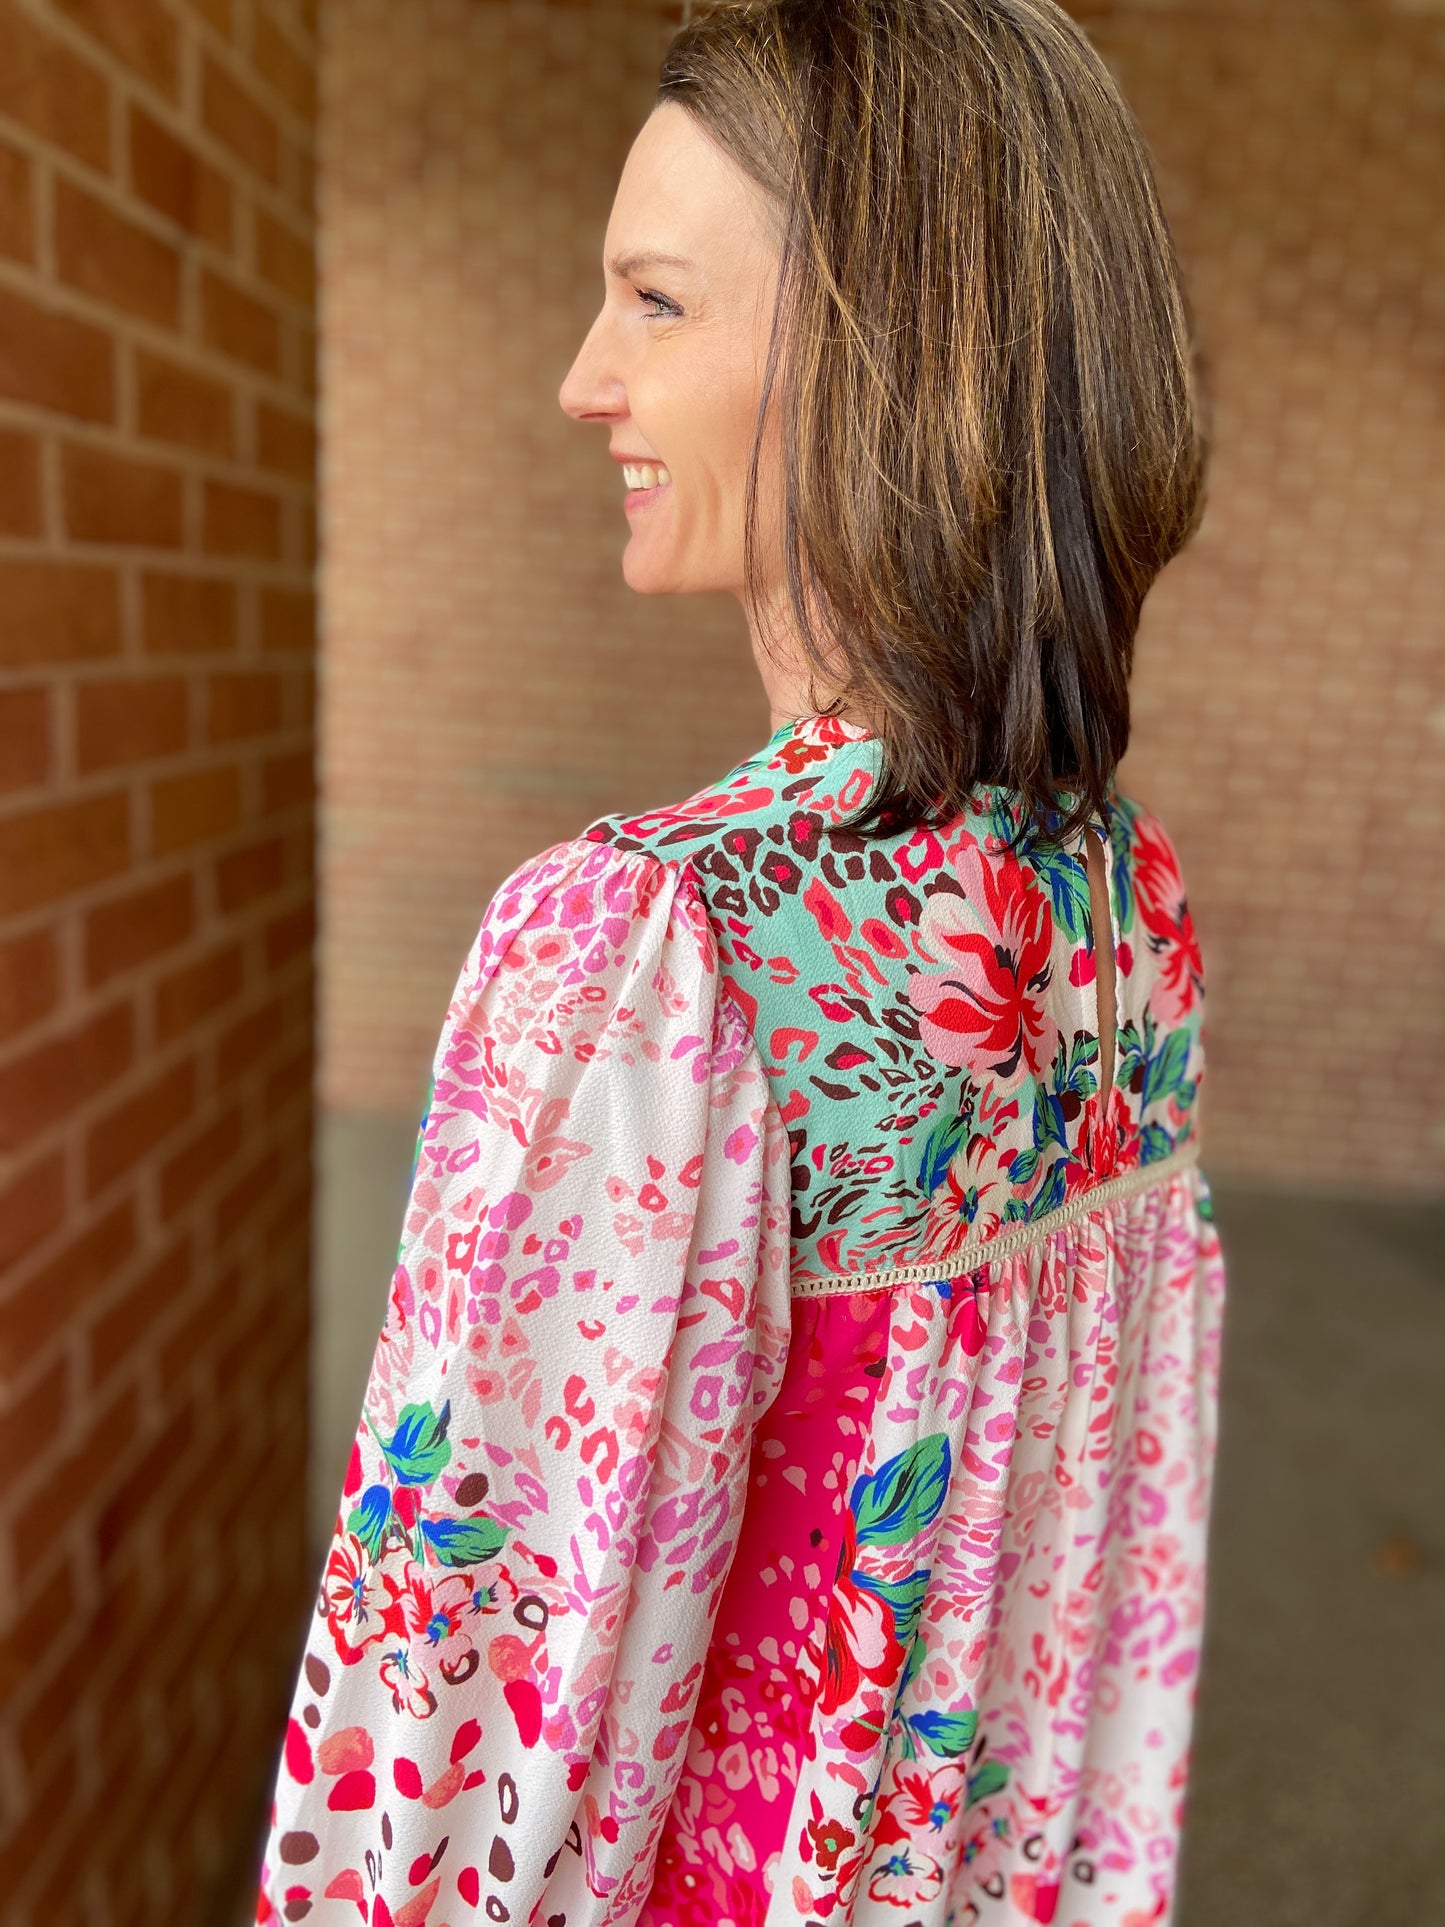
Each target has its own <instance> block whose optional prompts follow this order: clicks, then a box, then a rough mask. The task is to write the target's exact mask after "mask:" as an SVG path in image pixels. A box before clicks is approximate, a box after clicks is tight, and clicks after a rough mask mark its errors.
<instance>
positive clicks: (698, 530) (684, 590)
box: [558, 102, 780, 600]
mask: <svg viewBox="0 0 1445 1927" xmlns="http://www.w3.org/2000/svg"><path fill="white" fill-rule="evenodd" d="M778 266H779V249H778V243H777V240H776V238H775V233H774V229H773V226H772V223H771V219H770V215H769V211H768V205H767V202H766V200H765V197H764V196H763V194H762V191H761V190H760V189H759V188H758V187H757V186H756V185H755V184H754V183H753V182H752V181H751V180H749V179H748V177H747V176H746V175H745V174H744V173H743V172H742V171H741V170H740V169H739V168H737V167H736V166H735V165H734V164H733V162H732V161H730V160H729V159H728V157H727V156H726V155H725V154H723V153H722V152H721V150H720V149H719V148H717V147H716V146H715V145H714V144H713V143H712V141H710V140H709V139H708V137H707V136H706V134H704V133H703V131H702V130H701V128H700V127H699V126H698V124H697V122H696V121H695V120H694V119H693V118H692V116H691V115H690V114H689V113H687V111H686V110H685V109H684V108H682V107H679V106H677V105H676V104H674V103H672V102H667V103H664V104H663V105H662V106H660V107H657V108H655V109H654V110H653V112H652V114H651V116H650V117H649V118H648V120H647V121H646V122H645V123H644V125H643V127H642V130H641V132H640V133H639V134H638V136H637V139H636V140H635V141H634V142H633V145H632V149H631V152H630V153H629V154H628V157H627V162H626V165H625V166H624V168H623V170H622V177H621V180H620V181H619V183H618V188H617V194H616V198H615V200H614V202H613V207H612V214H611V218H610V220H609V221H608V224H607V234H606V237H605V240H604V243H603V269H604V278H605V286H606V292H605V296H604V299H603V304H602V309H601V312H600V313H599V314H598V316H597V319H596V320H595V321H594V322H593V324H592V327H591V329H590V331H589V333H588V335H587V339H586V340H585V341H584V342H583V344H582V347H581V349H580V350H579V352H578V355H577V359H576V360H575V361H574V362H573V364H572V367H571V369H570V370H569V371H568V374H567V378H566V380H565V381H564V382H563V384H562V387H561V390H560V392H559V395H558V400H559V402H560V403H561V406H562V407H563V409H564V410H565V411H566V413H567V414H569V415H571V416H572V417H573V418H574V419H575V420H577V421H580V422H602V423H605V424H606V425H607V428H608V430H609V434H610V452H611V453H612V455H613V456H614V458H616V459H617V461H618V495H619V498H620V499H622V506H623V509H624V511H625V513H626V515H627V518H628V522H629V524H630V527H631V536H630V539H629V541H628V544H627V548H626V551H625V552H624V555H623V558H622V573H623V576H624V578H625V580H626V582H627V584H628V587H629V588H631V589H634V590H637V591H638V592H639V593H641V594H644V595H680V594H693V593H698V592H700V591H705V590H727V591H730V592H731V593H732V594H735V595H736V596H738V598H739V600H745V595H744V578H743V496H744V489H745V485H746V479H747V466H748V458H749V455H750V452H751V448H752V438H753V433H754V427H755V423H756V418H757V409H758V401H759V398H760V396H761V393H762V379H763V369H764V365H765V362H766V359H767V344H768V334H769V330H770V328H771V324H772V311H773V300H774V296H775V292H776V288H777V277H778ZM770 453H771V450H770V449H765V460H764V464H763V467H762V469H761V471H760V474H759V502H758V512H759V518H760V527H761V528H762V529H763V530H768V529H771V528H773V527H774V526H775V521H776V503H777V494H776V488H775V485H774V469H773V465H772V463H771V462H770V461H769V460H768V459H767V456H768V455H769V454H770ZM624 465H625V467H626V469H627V470H629V471H630V470H632V469H633V468H634V467H635V468H643V467H644V465H651V467H652V468H653V470H659V469H660V470H661V471H662V472H661V474H660V475H659V474H647V473H643V474H642V476H641V478H640V479H641V481H642V482H644V483H647V484H653V483H656V484H657V485H656V486H648V487H645V488H630V489H628V490H627V492H626V495H625V499H623V489H624ZM630 479H632V480H634V481H635V480H637V479H638V478H637V477H636V476H631V477H630ZM774 550H779V552H780V545H779V544H777V543H776V542H774V543H772V544H771V545H770V544H768V543H766V542H765V543H764V546H763V555H764V558H765V579H766V580H767V581H768V583H769V584H770V585H771V584H772V583H773V582H774V581H775V580H776V579H777V574H778V567H777V557H776V556H775V554H774V553H773V551H774Z"/></svg>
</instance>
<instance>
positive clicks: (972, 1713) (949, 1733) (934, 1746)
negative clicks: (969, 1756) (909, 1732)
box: [908, 1706, 978, 1758]
mask: <svg viewBox="0 0 1445 1927" xmlns="http://www.w3.org/2000/svg"><path fill="white" fill-rule="evenodd" d="M908 1724H909V1725H910V1726H911V1727H912V1729H913V1731H914V1732H915V1733H916V1734H917V1735H918V1737H919V1739H920V1740H922V1742H923V1744H924V1745H925V1746H926V1747H927V1748H928V1750H929V1752H930V1753H942V1754H944V1755H946V1756H948V1757H949V1758H952V1757H954V1756H955V1755H957V1754H959V1753H966V1752H967V1751H968V1749H969V1748H970V1747H971V1746H972V1745H973V1736H974V1734H975V1733H976V1732H977V1731H978V1708H977V1707H976V1706H970V1707H966V1708H965V1709H964V1710H963V1711H962V1712H959V1713H943V1712H939V1711H937V1710H936V1709H930V1710H929V1711H928V1712H926V1713H910V1714H909V1716H908Z"/></svg>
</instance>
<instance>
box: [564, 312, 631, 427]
mask: <svg viewBox="0 0 1445 1927" xmlns="http://www.w3.org/2000/svg"><path fill="white" fill-rule="evenodd" d="M601 324H602V317H601V315H599V316H598V317H597V320H596V321H594V322H593V324H592V327H591V328H590V329H589V330H588V334H587V339H586V340H585V341H584V342H583V343H582V346H581V347H580V348H579V349H578V350H577V358H576V360H575V361H574V362H573V363H572V366H571V367H570V368H569V369H568V370H567V373H566V375H565V376H564V378H563V381H562V386H561V387H560V388H559V389H558V391H557V403H558V406H559V407H560V408H561V410H562V412H563V414H564V415H570V416H571V417H572V419H573V421H578V422H593V421H611V420H613V419H614V418H615V417H617V416H618V415H623V414H625V413H626V412H627V391H626V389H625V388H624V387H623V385H622V382H621V381H620V380H619V379H618V377H617V376H615V375H608V374H607V373H606V372H605V367H604V357H603V354H602V332H601Z"/></svg>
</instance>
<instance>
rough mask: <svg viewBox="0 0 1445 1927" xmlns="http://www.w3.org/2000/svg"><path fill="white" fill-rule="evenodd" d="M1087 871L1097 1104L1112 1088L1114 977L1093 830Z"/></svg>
mask: <svg viewBox="0 0 1445 1927" xmlns="http://www.w3.org/2000/svg"><path fill="white" fill-rule="evenodd" d="M1084 849H1085V853H1086V863H1087V867H1088V872H1089V923H1090V927H1091V930H1092V933H1093V944H1094V996H1095V1006H1096V1009H1097V1012H1098V1019H1099V1103H1100V1106H1101V1107H1102V1106H1104V1105H1106V1104H1107V1103H1108V1101H1109V1093H1110V1091H1111V1090H1112V1089H1113V1087H1114V1068H1115V1067H1114V1033H1115V1029H1116V1027H1117V1005H1116V996H1115V993H1116V986H1115V976H1114V919H1113V916H1112V914H1111V912H1110V908H1109V873H1108V868H1107V860H1106V857H1105V854H1104V843H1103V838H1102V837H1101V836H1100V834H1099V832H1098V831H1097V830H1094V829H1088V830H1086V831H1085V832H1084Z"/></svg>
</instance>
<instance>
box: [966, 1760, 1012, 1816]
mask: <svg viewBox="0 0 1445 1927" xmlns="http://www.w3.org/2000/svg"><path fill="white" fill-rule="evenodd" d="M1008 1778H1009V1769H1008V1768H1007V1767H1006V1766H1005V1765H1004V1763H1003V1761H1002V1760H985V1761H983V1763H982V1764H981V1765H980V1767H979V1769H978V1771H977V1772H976V1773H970V1774H969V1776H968V1791H967V1794H966V1796H965V1799H964V1806H965V1808H968V1807H976V1806H977V1805H978V1803H979V1801H980V1800H986V1799H988V1797H989V1795H990V1794H992V1793H1001V1792H1002V1791H1003V1789H1004V1788H1005V1787H1006V1786H1007V1785H1008Z"/></svg>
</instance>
